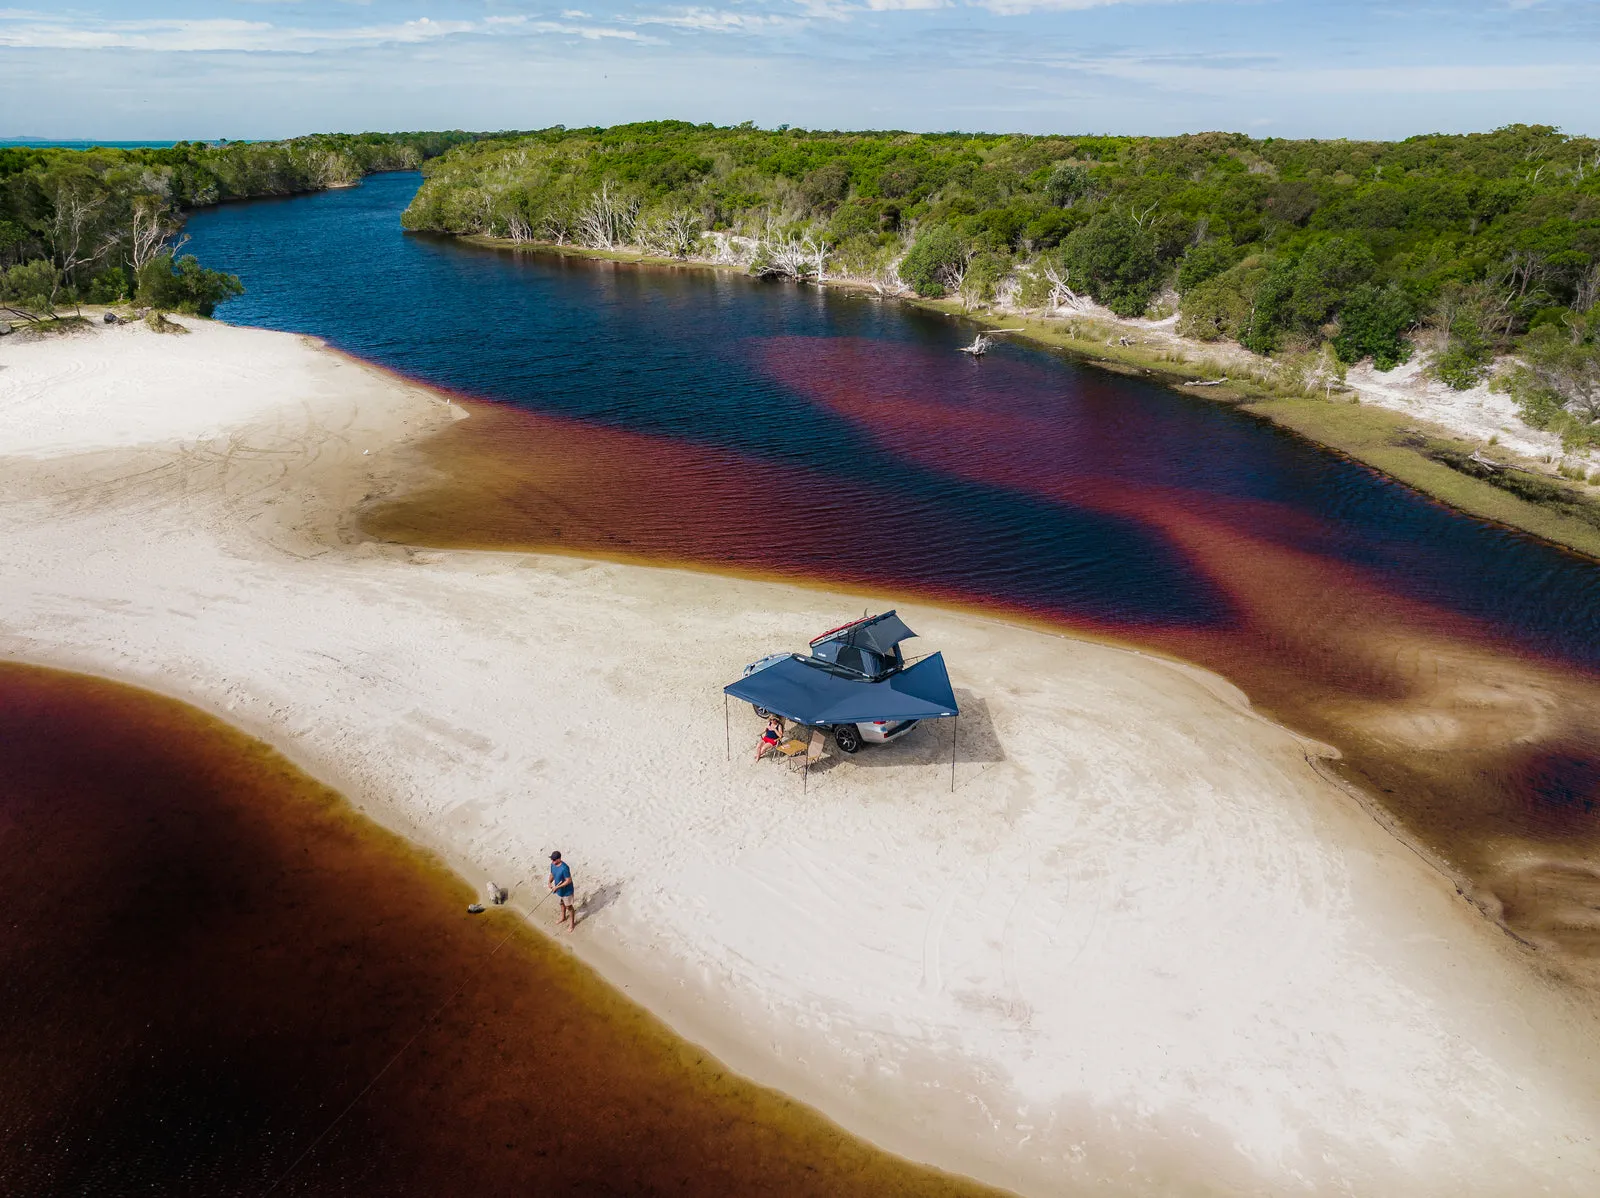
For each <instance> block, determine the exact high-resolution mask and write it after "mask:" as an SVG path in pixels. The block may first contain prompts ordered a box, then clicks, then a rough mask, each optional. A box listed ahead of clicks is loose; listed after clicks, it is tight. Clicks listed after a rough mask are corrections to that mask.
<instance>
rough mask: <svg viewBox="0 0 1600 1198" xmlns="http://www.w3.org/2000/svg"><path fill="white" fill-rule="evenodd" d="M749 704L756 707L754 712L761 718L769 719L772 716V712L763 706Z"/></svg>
mask: <svg viewBox="0 0 1600 1198" xmlns="http://www.w3.org/2000/svg"><path fill="white" fill-rule="evenodd" d="M750 706H751V707H755V708H756V714H757V715H758V716H760V717H761V718H762V719H764V720H770V719H771V718H772V713H771V712H770V711H768V710H767V709H766V708H765V707H756V705H755V704H754V703H752V704H750Z"/></svg>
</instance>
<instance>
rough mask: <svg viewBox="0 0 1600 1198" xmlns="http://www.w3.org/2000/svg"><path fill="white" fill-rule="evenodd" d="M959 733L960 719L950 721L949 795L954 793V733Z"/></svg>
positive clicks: (957, 717) (958, 717)
mask: <svg viewBox="0 0 1600 1198" xmlns="http://www.w3.org/2000/svg"><path fill="white" fill-rule="evenodd" d="M960 731H961V717H960V716H956V717H955V719H953V720H951V721H950V793H951V794H955V792H956V733H958V732H960Z"/></svg>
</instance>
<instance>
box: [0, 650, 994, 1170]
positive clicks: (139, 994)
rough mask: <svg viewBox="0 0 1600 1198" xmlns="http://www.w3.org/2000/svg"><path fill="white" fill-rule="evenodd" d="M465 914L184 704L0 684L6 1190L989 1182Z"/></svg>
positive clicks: (450, 883)
mask: <svg viewBox="0 0 1600 1198" xmlns="http://www.w3.org/2000/svg"><path fill="white" fill-rule="evenodd" d="M473 898H474V895H473V894H472V892H471V891H470V890H469V889H468V888H467V887H465V886H464V885H463V884H462V883H461V882H460V881H459V880H458V879H457V878H455V877H454V876H453V875H451V874H449V873H447V872H446V871H445V870H443V869H441V868H440V867H439V866H438V865H437V864H436V863H434V862H432V861H431V860H430V859H428V858H427V857H426V855H424V854H422V853H420V852H418V851H416V850H415V849H413V848H411V847H409V846H407V845H406V844H405V843H404V842H402V841H401V840H400V839H399V838H397V837H394V836H392V835H389V834H388V833H386V832H383V831H381V830H380V829H378V828H376V827H375V826H374V825H372V824H370V823H368V822H367V821H366V820H365V819H363V818H361V817H360V816H359V815H357V814H356V813H355V812H354V811H352V810H351V809H350V808H349V807H348V805H347V804H345V803H344V802H343V800H341V799H340V798H339V797H338V796H337V795H336V794H334V793H333V792H331V791H330V790H328V789H327V788H326V787H323V786H321V785H319V784H318V783H316V782H315V781H313V780H312V779H310V778H308V777H306V776H305V775H304V774H302V773H300V772H299V771H298V770H296V769H295V768H294V767H293V766H292V765H290V764H289V763H288V762H287V761H285V760H284V759H283V758H282V757H280V756H278V755H277V754H276V753H274V752H272V751H271V750H270V749H268V748H267V747H266V746H264V745H262V744H261V743H260V742H258V741H255V740H253V739H251V738H250V737H248V736H245V735H244V734H242V733H240V732H238V731H237V730H235V729H232V728H229V727H227V726H226V725H223V724H221V723H219V722H217V721H215V720H212V719H211V718H209V717H207V716H205V715H203V714H202V713H200V712H198V711H195V710H194V709H193V708H189V707H186V706H184V705H182V704H179V703H176V702H173V701H171V700H168V699H164V698H161V697H159V696H156V695H152V694H149V693H148V692H144V691H139V690H134V689H131V688H128V687H122V686H117V685H114V684H111V683H107V682H103V681H101V680H98V679H92V678H84V677H81V676H77V675H71V674H62V673H58V672H54V671H45V670H37V669H32V668H27V667H22V666H17V665H12V664H6V663H0V910H3V911H4V913H5V914H4V919H3V920H0V1193H3V1194H7V1195H19V1196H20V1195H28V1196H30V1198H33V1196H44V1195H57V1194H60V1195H67V1194H72V1195H91V1196H93V1195H106V1196H107V1198H111V1196H121V1195H129V1194H159V1195H164V1196H165V1195H197V1196H198V1195H205V1196H212V1195H222V1194H228V1195H266V1194H302V1195H349V1196H352V1198H354V1196H366V1195H385V1196H387V1195H419V1196H428V1198H434V1196H437V1195H444V1194H452V1195H453V1194H473V1195H515V1194H568V1193H571V1194H583V1195H594V1194H659V1193H683V1194H753V1193H785V1194H812V1195H818V1196H822V1195H836V1194H858V1195H863V1196H866V1195H879V1194H907V1195H910V1194H917V1195H930V1196H932V1195H949V1196H954V1195H958V1194H974V1195H976V1194H980V1193H992V1192H993V1191H989V1190H985V1189H982V1188H981V1187H979V1186H977V1185H975V1184H970V1183H967V1182H964V1181H961V1180H958V1179H955V1178H951V1177H948V1176H946V1175H944V1174H940V1173H937V1172H934V1171H932V1170H928V1169H923V1168H920V1167H917V1166H913V1165H911V1164H908V1163H906V1162H904V1161H901V1160H898V1159H896V1158H894V1157H890V1156H888V1155H886V1154H884V1153H881V1152H878V1151H877V1150H875V1149H873V1148H871V1147H870V1146H868V1145H866V1144H863V1143H862V1142H860V1141H858V1140H855V1139H853V1138H852V1137H849V1136H847V1135H845V1134H844V1133H842V1132H841V1131H840V1130H839V1129H838V1128H836V1127H834V1126H832V1125H831V1124H829V1123H828V1122H827V1121H825V1120H824V1119H822V1118H821V1117H820V1116H819V1115H817V1114H815V1113H814V1112H812V1111H810V1110H809V1109H807V1108H805V1107H802V1106H800V1105H798V1104H796V1103H794V1102H791V1101H789V1100H788V1099H785V1098H783V1097H782V1096H781V1095H778V1094H775V1093H773V1092H771V1091H768V1090H764V1089H762V1088H760V1087H757V1086H754V1085H752V1084H750V1083H748V1082H745V1081H743V1080H742V1079H739V1078H737V1077H733V1076H730V1075H729V1074H728V1073H727V1072H726V1071H724V1070H723V1069H722V1068H721V1067H720V1066H719V1065H718V1064H717V1063H716V1062H715V1061H713V1060H711V1059H709V1058H708V1057H707V1056H706V1055H705V1054H704V1053H702V1052H701V1051H699V1050H697V1049H695V1048H694V1047H693V1046H691V1045H688V1044H686V1043H684V1042H683V1041H681V1040H679V1039H677V1038H676V1037H675V1036H673V1035H672V1034H671V1033H670V1032H669V1031H667V1030H666V1029H665V1028H664V1027H663V1026H662V1025H661V1024H659V1023H657V1022H656V1021H655V1020H654V1019H652V1018H651V1017H650V1016H648V1015H647V1014H645V1013H644V1012H643V1011H642V1010H640V1009H639V1008H637V1007H635V1006H634V1005H633V1004H632V1003H630V1002H629V1001H628V1000H627V999H626V998H624V997H622V996H621V995H620V994H618V993H617V992H616V991H614V990H613V989H611V988H610V987H609V986H607V985H605V984H604V983H602V982H601V981H599V979H598V978H596V977H595V976H594V975H593V974H591V973H590V972H589V971H588V970H587V969H586V968H584V967H583V966H581V965H578V964H577V963H576V962H575V961H574V960H573V959H572V957H571V956H570V955H569V954H567V953H566V952H564V951H563V950H562V949H560V948H559V947H558V946H556V945H555V944H553V943H552V942H551V941H549V940H547V939H546V938H545V937H543V936H541V935H538V934H536V933H533V932H531V931H529V930H527V928H526V925H525V924H524V923H523V921H522V920H521V918H520V917H519V916H517V915H516V914H514V913H513V912H510V911H508V910H494V909H491V911H490V912H489V913H487V914H485V915H482V916H479V917H477V918H474V917H472V916H469V915H467V914H466V912H465V908H466V905H467V904H468V903H469V902H471V901H472V900H473ZM508 934H509V936H508ZM464 983H465V985H463V984H464ZM435 1013H437V1018H436V1019H432V1020H430V1016H432V1015H434V1014H435ZM413 1036H415V1037H416V1038H415V1040H412V1039H411V1037H413ZM408 1044H409V1047H407V1045H408ZM402 1048H404V1052H401V1053H400V1055H399V1056H398V1057H396V1053H397V1052H398V1051H399V1050H401V1049H402ZM390 1062H393V1063H392V1065H390V1066H389V1067H388V1068H387V1071H384V1070H385V1066H386V1064H388V1063H390ZM380 1074H381V1076H380ZM374 1079H376V1081H375V1082H374ZM369 1083H372V1085H371V1089H370V1090H367V1091H366V1092H365V1093H363V1090H364V1088H365V1087H367V1086H368V1084H369ZM352 1103H353V1105H352ZM347 1108H348V1111H349V1113H348V1115H347V1116H346V1117H344V1118H343V1119H339V1118H338V1116H339V1114H340V1113H341V1112H343V1111H345V1110H346V1109H347ZM319 1137H320V1140H319Z"/></svg>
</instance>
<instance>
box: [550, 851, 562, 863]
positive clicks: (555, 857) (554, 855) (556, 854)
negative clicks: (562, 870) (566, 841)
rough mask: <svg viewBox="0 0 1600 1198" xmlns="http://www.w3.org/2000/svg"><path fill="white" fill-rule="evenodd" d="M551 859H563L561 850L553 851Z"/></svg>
mask: <svg viewBox="0 0 1600 1198" xmlns="http://www.w3.org/2000/svg"><path fill="white" fill-rule="evenodd" d="M550 860H552V861H560V860H561V854H560V852H559V851H558V852H554V853H551V854H550Z"/></svg>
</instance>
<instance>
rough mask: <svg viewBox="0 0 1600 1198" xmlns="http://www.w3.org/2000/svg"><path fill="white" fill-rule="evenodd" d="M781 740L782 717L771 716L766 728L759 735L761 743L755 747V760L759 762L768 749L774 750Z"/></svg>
mask: <svg viewBox="0 0 1600 1198" xmlns="http://www.w3.org/2000/svg"><path fill="white" fill-rule="evenodd" d="M782 739H783V717H782V716H777V715H775V716H772V717H771V718H769V719H768V720H767V726H766V728H765V729H764V730H763V731H762V733H761V743H760V744H759V745H757V746H756V760H757V761H760V760H761V755H762V754H763V753H765V752H766V751H767V750H768V749H773V748H776V747H777V745H778V742H779V741H780V740H782Z"/></svg>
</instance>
